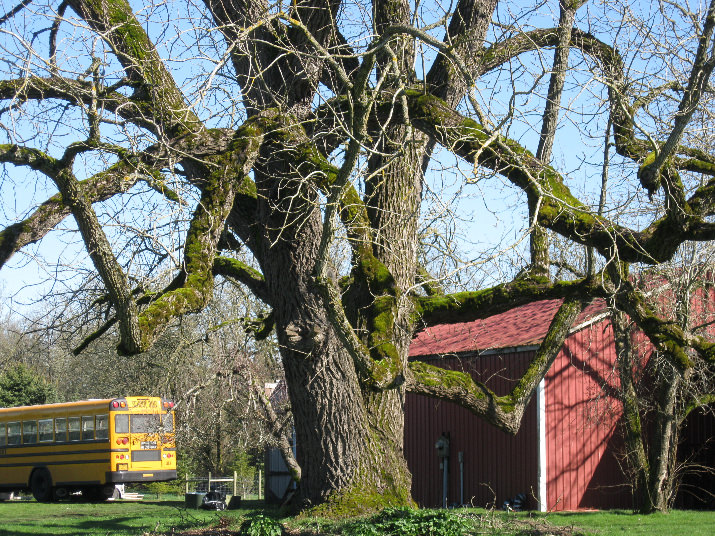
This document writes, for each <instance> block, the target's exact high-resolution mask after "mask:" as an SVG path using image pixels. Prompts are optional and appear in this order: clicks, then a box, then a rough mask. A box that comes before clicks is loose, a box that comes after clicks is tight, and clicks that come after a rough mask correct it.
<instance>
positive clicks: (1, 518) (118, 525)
mask: <svg viewBox="0 0 715 536" xmlns="http://www.w3.org/2000/svg"><path fill="white" fill-rule="evenodd" d="M250 511H251V510H249V509H241V510H227V511H224V512H211V511H206V510H193V509H190V510H189V509H186V508H184V502H183V501H179V500H173V501H172V500H163V501H151V500H150V501H146V500H144V501H111V502H106V503H97V504H92V503H82V502H58V503H51V504H42V503H37V502H35V501H9V502H0V535H1V536H10V535H12V536H15V535H28V536H29V535H35V534H57V535H67V536H70V535H73V536H74V535H80V534H81V535H85V534H86V535H98V536H99V535H102V536H130V535H131V536H138V535H141V534H144V533H168V534H170V533H171V531H172V529H173V530H176V531H183V530H187V529H192V528H197V527H207V526H210V525H215V524H217V523H218V522H219V519H220V518H221V517H226V518H229V519H232V518H235V522H236V528H237V527H238V526H239V525H240V522H241V519H242V517H243V516H244V515H245V514H246V513H248V512H250Z"/></svg>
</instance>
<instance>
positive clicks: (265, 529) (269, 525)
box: [239, 514, 283, 536]
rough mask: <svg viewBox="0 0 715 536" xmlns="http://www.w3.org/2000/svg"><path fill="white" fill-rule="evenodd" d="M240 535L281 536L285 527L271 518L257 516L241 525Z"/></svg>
mask: <svg viewBox="0 0 715 536" xmlns="http://www.w3.org/2000/svg"><path fill="white" fill-rule="evenodd" d="M239 533H240V534H242V535H244V536H281V534H283V525H281V524H280V523H278V521H276V520H275V519H273V518H271V517H268V516H265V515H263V514H256V515H254V516H251V517H249V518H248V519H246V521H244V522H243V523H242V524H241V528H240V529H239Z"/></svg>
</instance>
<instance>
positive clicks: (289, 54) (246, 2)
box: [0, 0, 715, 511]
mask: <svg viewBox="0 0 715 536" xmlns="http://www.w3.org/2000/svg"><path fill="white" fill-rule="evenodd" d="M0 22H1V23H2V26H1V27H0V28H1V29H2V36H3V37H2V39H3V41H2V43H3V44H2V46H3V49H4V59H5V62H4V67H3V75H4V79H3V80H2V81H0V97H2V98H3V99H4V107H3V108H2V110H1V112H2V127H3V129H4V136H5V137H6V140H5V141H6V143H4V144H2V145H0V161H1V162H4V163H5V165H7V166H8V167H7V169H8V171H7V174H6V175H5V183H4V184H5V185H7V184H9V183H10V181H15V182H14V184H15V189H16V190H18V191H27V190H28V189H31V186H29V185H28V184H27V183H22V180H23V179H27V180H38V179H37V177H38V176H39V175H42V176H44V177H47V178H49V179H50V180H51V182H52V185H54V186H53V187H54V188H55V191H56V192H57V193H55V194H54V195H52V191H50V192H49V194H48V197H47V199H45V200H41V202H39V203H36V204H34V205H32V206H31V207H27V208H25V209H22V208H21V209H19V211H20V213H21V215H20V216H18V217H17V220H16V221H12V220H11V221H8V222H7V226H6V227H5V228H4V229H3V230H2V231H1V232H0V266H3V265H6V263H8V261H9V260H10V259H11V257H12V256H13V255H14V254H16V253H18V252H21V251H27V248H30V247H31V244H33V243H36V242H38V241H39V240H41V239H42V238H43V237H45V236H46V235H47V234H48V233H50V231H52V230H53V229H55V228H58V227H60V226H61V223H62V222H63V221H64V220H65V219H66V218H68V217H69V216H72V217H73V218H74V221H75V222H76V227H77V229H78V232H79V235H80V236H81V238H82V241H83V243H84V245H85V246H86V251H87V254H88V256H89V258H90V259H91V263H92V266H93V267H94V269H95V270H96V272H97V274H98V275H99V276H100V277H101V280H102V282H103V285H104V288H105V289H106V296H105V297H103V298H100V299H99V300H97V303H100V304H109V305H111V312H110V314H109V317H108V319H107V322H106V324H105V325H103V326H102V327H101V328H100V329H99V330H98V332H97V334H96V335H97V336H99V335H101V334H102V333H105V332H113V330H115V329H116V333H117V334H118V337H119V345H118V349H119V352H120V353H124V354H138V353H142V352H144V351H146V350H147V349H148V348H150V347H151V346H152V344H153V343H154V341H156V340H157V338H158V337H159V336H160V334H161V333H162V332H163V331H164V330H165V329H166V328H167V326H168V325H170V324H171V323H172V322H174V321H175V320H176V319H177V318H178V317H180V316H182V315H185V314H188V313H193V312H196V311H200V310H202V309H203V308H205V307H206V306H207V304H208V303H209V300H210V299H211V296H212V293H213V290H214V278H216V277H224V278H229V279H233V280H235V281H237V282H239V283H240V284H242V285H245V286H246V287H247V288H248V289H250V291H251V292H252V293H253V294H254V295H255V296H256V297H257V298H258V299H260V300H261V301H262V302H263V303H264V304H265V305H266V308H267V309H269V311H268V313H267V314H266V316H265V317H263V318H262V319H261V322H260V324H261V325H258V324H257V323H253V324H252V325H253V327H254V328H256V332H257V333H259V334H260V335H262V336H265V335H266V333H268V332H269V330H274V331H275V334H276V337H277V340H278V342H279V344H280V347H281V355H282V362H283V366H284V369H285V376H286V381H287V386H288V392H289V397H290V402H291V406H292V411H293V418H294V421H295V427H296V437H297V442H298V445H299V448H298V456H297V463H293V464H292V467H293V471H294V473H295V476H296V478H297V479H299V480H300V487H299V489H300V498H301V499H302V504H304V505H318V504H327V505H328V507H331V508H336V509H343V508H348V509H352V510H354V511H359V510H364V509H373V508H378V507H381V506H384V505H390V504H408V503H409V502H410V474H409V471H408V469H407V466H406V464H405V460H404V457H403V454H402V444H403V423H404V418H403V405H404V396H405V392H406V391H411V392H414V393H421V394H424V395H428V396H432V397H437V398H441V399H446V400H451V401H453V402H456V403H458V404H461V405H462V406H464V407H466V408H468V409H470V410H471V411H472V412H474V413H475V414H477V415H480V416H482V417H484V418H485V419H488V420H489V421H490V422H492V423H493V424H495V425H496V426H499V427H500V428H502V429H504V430H506V431H510V432H515V431H516V430H517V429H518V427H519V423H520V421H521V417H522V414H523V412H524V408H525V406H526V404H527V403H528V401H529V399H530V397H531V395H532V393H533V391H534V389H535V387H536V385H537V384H538V382H539V380H540V379H541V378H542V377H543V375H544V374H545V372H546V371H547V370H548V368H549V366H550V364H551V363H552V361H553V359H554V358H555V356H556V354H557V353H558V351H559V349H560V347H561V345H562V343H563V340H564V338H565V337H566V335H567V333H568V331H569V329H570V327H571V325H572V323H573V321H574V319H575V318H576V317H577V316H578V314H579V313H580V311H581V310H582V308H583V307H584V305H585V304H587V303H588V302H589V301H590V300H591V299H592V298H593V297H595V296H605V295H612V296H614V297H615V302H616V303H617V304H618V307H619V308H621V309H622V310H624V311H625V312H626V313H627V314H628V315H629V316H630V317H631V319H632V320H633V321H634V322H636V324H637V325H638V326H639V327H640V329H642V330H643V331H644V332H645V333H646V334H647V335H648V337H649V338H650V340H651V341H652V342H653V344H655V346H656V347H658V348H660V349H663V350H667V351H664V352H663V355H667V356H668V358H669V359H670V360H671V362H672V364H673V370H674V371H675V373H676V374H680V375H687V374H688V373H689V371H690V370H691V369H692V368H693V366H694V363H695V362H696V361H702V362H705V363H707V364H710V365H712V364H713V362H715V347H714V346H713V344H712V343H710V342H709V341H707V340H705V339H704V338H702V337H700V336H698V335H697V334H694V333H691V332H689V331H687V330H685V329H683V328H682V327H679V326H677V325H674V324H672V323H670V322H667V321H665V320H663V319H661V318H660V317H658V315H657V314H656V313H655V312H654V310H653V308H651V307H649V306H648V304H647V300H644V299H643V296H642V294H641V293H640V291H639V290H638V289H637V288H636V287H634V286H633V285H632V284H631V283H629V279H628V277H627V273H626V271H627V265H628V263H644V264H657V263H660V262H663V261H664V260H667V259H669V258H671V257H672V256H673V254H674V253H675V252H676V250H677V249H678V247H679V246H680V245H681V244H682V243H683V242H685V241H688V240H696V241H708V240H712V239H713V238H715V222H713V215H714V214H715V180H714V179H713V178H712V177H713V175H714V174H715V157H714V156H713V155H712V154H711V153H710V152H709V151H708V150H707V147H706V146H705V145H704V144H702V143H699V140H698V137H697V136H696V135H694V134H693V133H694V132H696V131H697V129H696V128H695V127H694V125H701V126H703V125H704V126H705V128H707V126H708V125H712V123H711V122H710V119H711V117H710V112H709V108H708V103H709V102H710V86H709V78H710V73H711V71H712V69H713V66H714V65H715V57H714V56H713V45H712V32H713V25H714V22H715V7H713V4H712V3H711V4H710V5H709V6H706V7H703V6H700V5H696V6H694V7H693V6H688V5H685V6H683V5H681V3H680V2H678V3H675V2H673V3H671V2H667V1H662V2H660V3H653V4H652V5H651V3H648V2H643V3H641V4H636V5H635V7H633V6H629V5H628V4H625V5H621V4H620V3H618V2H605V3H603V4H597V3H593V5H591V4H586V5H585V6H584V2H582V1H571V2H570V1H568V0H562V1H561V2H560V3H559V2H556V1H554V2H544V3H542V4H539V5H536V6H529V9H524V8H523V6H521V4H520V3H519V2H514V3H511V2H508V1H503V2H497V0H457V1H456V2H454V3H452V4H450V5H447V4H440V3H439V2H429V3H428V4H423V3H416V4H415V3H412V2H407V1H406V0H373V1H372V2H359V1H356V2H352V1H349V0H347V1H344V2H339V1H333V2H323V1H320V0H296V1H294V2H291V3H290V4H287V3H286V4H284V3H282V2H276V3H269V2H268V1H267V0H204V1H203V2H196V3H194V2H184V1H181V0H176V1H175V2H173V3H164V2H162V3H156V4H154V3H152V2H150V1H147V2H146V3H141V2H136V3H133V4H131V5H130V3H128V2H127V1H126V0H58V1H56V2H55V1H46V0H44V1H43V0H40V1H38V2H31V1H30V0H23V1H22V2H21V3H20V4H18V5H16V6H8V7H7V8H6V14H5V15H4V16H3V17H2V18H1V19H0ZM586 30H589V31H586ZM589 32H590V33H589ZM554 50H555V51H556V53H555V54H554V55H553V59H550V58H552V56H551V55H552V51H554ZM646 50H648V51H650V52H649V53H646V52H645V51H646ZM649 54H650V55H649ZM547 82H548V90H546V88H545V87H543V85H542V83H543V84H546V83H547ZM582 97H583V98H586V99H587V101H588V103H589V104H588V106H587V107H586V108H583V107H582V105H581V104H580V101H579V100H578V99H580V98H582ZM579 107H580V108H579ZM566 118H567V119H566ZM564 120H565V121H564ZM601 125H603V128H602V129H601V130H599V131H598V132H597V133H593V132H592V130H593V129H598V128H600V126H601ZM606 127H607V129H608V130H607V134H606V135H604V131H605V130H606ZM562 128H564V129H566V132H567V134H566V135H565V136H563V137H562V138H561V139H559V130H560V129H562ZM532 132H536V133H540V134H539V135H537V136H535V137H534V136H531V133H532ZM582 138H589V139H592V140H593V139H595V138H598V139H599V143H600V144H601V146H602V147H603V149H602V155H603V157H604V158H603V161H604V162H605V161H608V160H609V158H614V156H613V155H609V151H610V150H611V148H613V147H615V152H616V153H617V155H616V157H617V158H618V166H619V169H620V178H621V180H622V183H621V184H620V185H619V186H618V187H613V188H611V187H609V188H608V192H607V193H608V194H609V195H606V196H604V198H603V199H602V200H601V203H598V202H595V203H591V202H590V197H589V191H590V190H588V187H587V185H588V184H590V182H591V181H589V178H590V175H589V173H588V172H584V171H583V169H590V164H592V162H589V161H587V159H586V158H584V160H583V161H582V162H581V163H580V164H574V163H573V161H572V160H569V161H567V160H565V159H564V160H562V161H559V158H562V159H563V158H565V157H564V156H563V154H564V153H566V154H570V155H571V156H573V155H574V154H582V153H581V152H580V151H579V150H578V149H579V148H578V147H577V144H578V143H579V142H577V141H574V140H579V139H582ZM531 143H533V144H534V146H538V147H537V149H536V152H535V154H536V156H534V155H533V154H532V153H531V152H529V146H530V144H531ZM553 147H560V153H559V155H557V154H556V153H555V151H553V149H552V148H553ZM450 154H451V155H453V157H450V158H457V159H458V160H459V161H461V162H463V163H466V164H467V165H468V166H471V168H472V169H473V174H467V175H466V176H465V181H464V182H465V185H466V186H469V184H471V183H475V184H477V185H479V187H482V188H485V189H488V188H492V187H495V186H491V185H496V184H500V182H499V181H502V182H503V183H506V184H508V185H509V186H510V187H513V188H514V189H516V190H518V191H520V192H525V196H524V198H525V199H524V200H523V202H524V206H525V207H527V206H528V209H525V210H523V212H522V213H523V214H524V218H525V220H526V222H527V223H526V225H525V229H527V230H533V231H534V233H535V234H534V236H535V239H534V240H533V241H532V247H531V259H529V260H527V261H525V262H524V265H523V266H522V268H524V270H521V271H520V275H519V276H518V277H516V278H515V279H513V280H511V281H507V282H503V281H502V282H501V283H500V284H498V285H497V286H494V287H491V288H486V289H480V290H472V291H466V292H461V293H458V294H445V292H444V291H443V290H442V289H441V286H440V285H439V284H437V283H438V281H437V280H436V279H437V278H435V277H433V276H430V275H429V269H430V268H431V266H429V265H428V266H423V265H420V263H419V262H418V258H422V257H421V256H422V253H423V250H422V249H421V246H420V236H421V235H420V232H419V229H420V228H419V225H420V211H421V210H422V209H423V204H424V202H425V199H427V198H428V195H427V193H428V189H430V188H427V186H428V185H429V184H430V177H431V176H432V174H434V173H435V171H434V163H435V162H434V160H433V156H435V155H438V158H439V160H445V159H446V160H448V156H447V155H450ZM591 156H592V155H590V156H589V157H588V158H590V157H591ZM557 164H559V166H557ZM596 164H598V162H596ZM559 167H562V168H563V169H562V170H561V171H560V170H559ZM18 168H19V169H20V170H19V171H18ZM22 169H25V170H27V171H22ZM431 169H432V171H430V170H431ZM569 170H571V172H570V173H569ZM32 171H34V172H36V173H35V174H33V173H32ZM573 176H578V177H579V180H578V181H576V182H574V179H573ZM583 176H585V177H586V179H585V180H584V181H583V182H581V178H582V177H583ZM604 177H605V174H604ZM634 178H635V179H636V181H633V180H631V179H634ZM604 182H605V179H604ZM604 182H602V181H601V177H600V175H599V177H598V180H597V183H598V186H597V187H596V190H598V188H599V187H600V185H601V184H603V183H604ZM634 182H635V183H639V185H638V186H637V187H636V186H629V185H633V184H634ZM569 184H570V185H571V186H577V187H576V188H571V187H569ZM582 184H584V185H586V186H583V187H581V185H582ZM6 187H7V186H6ZM51 189H52V188H49V190H51ZM572 190H573V191H572ZM642 191H645V192H646V193H647V194H648V196H649V197H650V199H645V198H644V197H643V196H642V195H641V192H642ZM575 192H580V193H579V195H580V196H581V197H579V196H578V195H577V193H575ZM19 195H21V194H19ZM6 197H7V196H6V195H3V205H4V209H5V210H6V211H11V210H12V206H13V202H12V201H10V200H8V199H6ZM20 201H21V200H18V201H17V203H19V204H20V205H22V203H21V202H20ZM609 203H610V204H609ZM599 205H600V206H599ZM23 210H24V211H25V212H24V213H22V211H23ZM493 210H495V211H503V210H507V209H506V208H505V207H494V208H493ZM627 210H629V211H630V212H628V211H627ZM131 214H134V216H133V217H132V216H130V215H131ZM160 215H165V219H164V220H162V219H161V218H160V217H159V216H160ZM167 221H172V222H175V223H173V225H174V226H173V227H172V226H171V225H170V224H169V223H166V222H167ZM545 229H548V230H550V232H554V233H558V235H560V236H562V237H564V238H565V239H566V240H568V241H571V242H573V243H576V244H581V245H584V246H587V247H589V248H591V250H592V251H594V252H597V253H598V254H599V255H600V257H599V258H600V259H601V261H602V262H600V265H599V266H600V267H602V268H603V269H602V270H600V271H597V270H595V269H591V270H589V275H588V276H587V277H584V278H580V279H577V280H570V281H556V282H553V281H551V280H550V278H549V277H548V254H547V253H548V252H547V250H546V248H548V239H547V236H546V232H545V231H544V230H545ZM162 231H166V234H163V235H159V233H161V232H162ZM177 236H178V239H177ZM517 249H518V248H517ZM345 250H347V251H348V254H349V255H348V256H349V262H348V263H347V264H345V263H341V262H340V259H339V258H337V253H336V252H338V251H345ZM595 264H598V263H595V261H594V265H595ZM346 266H347V268H346ZM159 267H164V268H167V267H168V268H169V269H170V270H171V271H172V276H171V278H170V279H169V280H164V281H163V283H161V284H160V282H161V281H162V279H161V278H158V277H155V273H156V270H157V269H158V268H159ZM544 298H563V300H564V301H563V306H562V307H561V309H560V310H559V312H558V313H557V315H556V317H555V318H554V320H553V322H552V325H551V327H550V329H549V333H548V335H547V336H546V338H545V340H544V342H543V343H542V345H541V348H540V350H539V351H538V352H537V354H536V357H535V358H534V361H533V363H532V364H531V366H530V367H529V368H528V371H527V372H526V374H525V375H524V376H523V377H522V378H521V379H520V380H519V381H518V382H517V384H516V386H515V387H514V389H513V391H512V392H511V393H510V394H508V395H505V396H497V395H496V394H495V393H493V392H492V391H491V390H490V389H488V388H487V387H486V386H485V385H483V384H481V383H479V382H475V381H474V380H473V379H472V378H471V377H469V376H468V375H465V374H461V373H457V372H450V371H445V370H442V369H440V368H437V367H433V366H431V365H428V364H425V363H420V362H410V361H408V352H409V345H410V341H411V339H412V337H413V334H414V332H415V330H416V329H420V328H422V327H424V326H427V325H431V324H435V323H440V322H452V321H462V320H470V319H475V318H479V317H483V316H485V315H489V314H493V313H495V312H497V311H501V310H505V309H507V308H510V307H513V306H515V305H518V304H523V303H527V302H530V301H533V300H539V299H544ZM268 409H270V408H268Z"/></svg>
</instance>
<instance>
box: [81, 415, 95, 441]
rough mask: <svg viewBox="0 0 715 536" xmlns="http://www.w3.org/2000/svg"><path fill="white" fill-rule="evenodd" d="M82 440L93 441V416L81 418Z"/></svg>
mask: <svg viewBox="0 0 715 536" xmlns="http://www.w3.org/2000/svg"><path fill="white" fill-rule="evenodd" d="M82 439H94V415H85V416H83V417H82Z"/></svg>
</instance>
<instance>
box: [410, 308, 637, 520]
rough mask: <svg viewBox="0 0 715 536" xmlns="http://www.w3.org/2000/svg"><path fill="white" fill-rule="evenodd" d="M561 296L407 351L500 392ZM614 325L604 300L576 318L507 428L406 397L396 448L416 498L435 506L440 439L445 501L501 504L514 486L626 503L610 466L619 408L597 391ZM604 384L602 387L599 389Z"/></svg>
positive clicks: (598, 504)
mask: <svg viewBox="0 0 715 536" xmlns="http://www.w3.org/2000/svg"><path fill="white" fill-rule="evenodd" d="M560 303H561V301H560V300H549V301H541V302H536V303H532V304H529V305H524V306H521V307H517V308H514V309H512V310H509V311H507V312H505V313H502V314H498V315H495V316H492V317H489V318H486V319H483V320H476V321H473V322H468V323H462V324H449V325H440V326H435V327H432V328H429V329H426V330H425V331H423V332H421V333H419V334H418V336H417V337H416V338H415V340H414V341H413V343H412V347H411V350H410V355H411V358H412V359H420V360H425V361H428V362H431V363H432V364H435V365H438V366H441V367H445V368H449V369H454V370H461V371H464V372H469V373H470V374H472V376H473V377H474V378H475V379H477V380H479V381H482V382H485V383H486V384H487V385H488V386H489V387H490V388H491V389H493V390H494V391H495V392H496V393H497V394H498V395H503V394H507V393H508V392H509V391H510V390H511V387H512V386H513V384H514V383H515V382H516V380H517V379H518V378H519V377H520V376H521V375H522V373H523V372H524V371H525V369H526V367H527V365H528V363H529V361H530V359H531V358H532V357H533V355H534V353H535V351H536V349H537V347H538V344H539V343H540V342H541V341H542V339H543V337H544V336H545V335H546V332H547V329H548V326H549V324H550V322H551V320H552V319H553V316H554V315H555V314H556V311H557V309H558V307H559V305H560ZM615 358H616V354H615V347H614V343H613V332H612V330H611V326H610V322H609V321H608V319H607V316H606V313H605V307H604V304H603V302H596V303H594V304H593V305H591V306H589V307H588V308H587V309H586V310H585V311H584V312H583V313H582V314H581V316H580V318H579V319H578V320H577V321H576V323H575V327H574V328H573V329H572V332H571V334H570V335H569V337H568V338H567V340H566V342H565V343H564V347H563V349H562V350H561V352H560V353H559V355H558V357H557V358H556V361H555V363H554V365H553V366H552V367H551V369H550V370H549V372H548V374H547V375H546V377H545V378H544V380H543V381H542V382H541V383H540V385H539V388H538V391H537V393H536V394H535V396H534V398H533V399H532V401H531V403H530V404H529V406H528V408H527V411H526V413H525V415H524V420H523V422H522V425H521V428H520V431H519V433H518V434H516V436H511V435H509V434H507V433H505V432H502V431H500V430H498V429H496V428H495V427H494V426H492V425H490V424H488V423H487V422H485V421H483V420H482V419H480V418H479V417H476V416H474V415H472V414H471V413H469V412H468V411H467V410H465V409H463V408H460V407H458V406H456V405H454V404H452V403H448V402H441V401H437V400H434V399H431V398H427V397H424V396H420V395H408V396H407V401H406V409H405V412H406V423H405V456H406V458H407V462H408V464H409V467H410V470H411V471H412V475H413V484H412V493H413V497H414V499H415V500H416V501H417V502H418V504H420V505H422V506H440V505H442V504H443V502H444V500H443V494H444V490H443V486H444V476H445V475H444V471H443V470H442V469H440V459H439V458H438V455H437V451H436V450H435V442H436V441H437V439H438V438H439V437H440V436H442V435H444V436H446V437H448V438H449V442H450V445H449V447H450V457H449V460H448V463H447V466H448V474H447V479H446V482H447V503H448V504H455V503H456V504H473V505H475V506H487V505H494V504H496V505H497V506H501V505H502V503H503V501H505V500H508V499H511V498H513V497H515V496H516V495H517V494H519V493H523V494H525V495H526V496H527V503H528V507H529V508H532V509H542V510H574V509H579V508H628V507H630V506H631V499H630V490H629V487H628V485H627V483H626V482H624V476H623V473H622V472H621V470H620V468H619V465H618V456H619V454H622V452H621V450H622V449H621V448H620V447H619V445H618V434H615V433H614V432H615V430H616V425H617V422H618V419H619V417H620V407H619V405H618V403H617V402H616V401H615V399H611V398H609V397H607V396H604V394H603V392H604V390H603V387H602V386H603V385H609V384H610V385H617V374H616V372H615V369H614V364H615ZM606 391H607V389H606Z"/></svg>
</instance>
